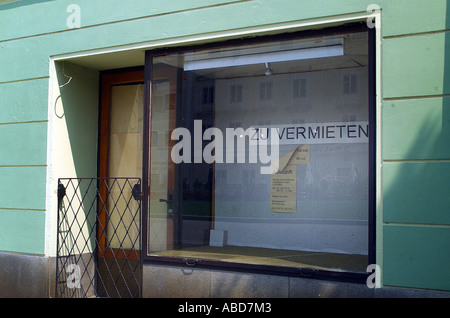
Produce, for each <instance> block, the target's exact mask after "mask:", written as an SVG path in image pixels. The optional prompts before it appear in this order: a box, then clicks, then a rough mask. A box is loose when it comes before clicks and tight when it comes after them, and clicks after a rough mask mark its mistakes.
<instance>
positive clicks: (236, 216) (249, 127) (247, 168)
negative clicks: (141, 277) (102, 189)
mask: <svg viewBox="0 0 450 318" xmlns="http://www.w3.org/2000/svg"><path fill="white" fill-rule="evenodd" d="M367 51H368V50H367V34H366V33H352V34H345V35H340V36H329V37H320V38H313V39H301V40H289V41H280V42H270V43H267V44H264V45H261V44H260V45H257V46H252V45H246V46H241V47H228V48H220V49H210V50H202V51H195V50H193V51H191V52H183V53H179V54H170V55H163V56H157V57H155V58H154V62H153V63H154V69H155V73H154V78H153V93H152V123H151V124H152V138H151V140H152V146H151V153H150V157H151V163H150V165H151V174H152V175H151V189H150V211H149V213H150V214H149V215H150V218H149V238H150V239H149V246H148V252H149V254H150V255H154V256H171V257H187V258H189V257H192V258H208V259H216V260H220V261H232V262H238V263H242V262H243V263H251V264H268V265H279V266H294V267H305V266H313V267H320V268H333V269H336V268H337V269H344V270H351V271H365V269H366V266H367V246H368V224H367V222H368V221H367V220H368V183H369V180H368V131H369V130H368V82H367V78H368V67H367V63H368V58H367ZM169 71H170V74H172V75H171V76H166V80H163V76H161V75H155V74H164V73H165V74H168V73H169ZM175 83H176V84H175ZM174 95H175V96H174ZM169 99H171V100H172V102H169ZM170 105H172V106H170ZM170 107H173V108H174V110H175V111H173V112H169V111H168V110H169V108H170ZM158 147H159V148H158ZM171 167H172V168H171ZM167 240H172V241H173V244H168V242H167Z"/></svg>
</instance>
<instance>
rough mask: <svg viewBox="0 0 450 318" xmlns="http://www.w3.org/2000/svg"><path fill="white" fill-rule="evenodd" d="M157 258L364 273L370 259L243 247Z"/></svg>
mask: <svg viewBox="0 0 450 318" xmlns="http://www.w3.org/2000/svg"><path fill="white" fill-rule="evenodd" d="M151 255H154V256H168V257H183V258H194V259H213V260H219V261H224V262H233V263H245V264H254V265H273V266H288V267H305V268H315V269H323V270H336V271H351V272H365V271H366V268H367V265H368V257H367V255H358V254H340V253H328V252H311V251H295V250H280V249H270V248H259V247H243V246H223V247H215V246H201V247H192V248H185V249H181V250H172V251H164V252H156V253H151Z"/></svg>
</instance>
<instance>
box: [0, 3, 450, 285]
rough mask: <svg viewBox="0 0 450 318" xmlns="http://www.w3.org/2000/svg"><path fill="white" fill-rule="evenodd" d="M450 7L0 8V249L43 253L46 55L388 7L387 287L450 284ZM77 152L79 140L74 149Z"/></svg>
mask: <svg viewBox="0 0 450 318" xmlns="http://www.w3.org/2000/svg"><path fill="white" fill-rule="evenodd" d="M449 2H450V1H448V0H433V1H427V0H394V1H392V0H378V1H373V0H367V1H365V0H328V1H316V0H303V1H297V0H277V1H273V0H272V1H271V0H234V1H232V0H228V1H227V0H192V1H183V0H167V1H156V0H154V1H148V0H136V1H133V4H132V5H130V3H131V2H127V1H121V0H108V1H106V0H97V1H91V0H78V1H75V2H74V1H71V0H58V1H52V0H47V1H46V0H19V1H16V2H11V3H7V4H2V5H0V57H1V58H0V250H3V251H13V252H14V251H15V252H23V253H34V254H44V253H45V244H44V237H45V225H44V224H45V222H44V220H45V216H46V215H49V213H50V212H49V211H45V197H46V164H47V158H46V155H47V150H46V148H47V147H46V145H47V125H48V118H47V113H48V85H49V82H48V78H49V57H51V56H56V55H61V54H68V53H76V52H84V51H90V50H95V49H102V48H109V47H116V46H122V45H128V44H138V43H150V42H152V41H158V40H162V39H182V38H183V37H187V36H193V35H208V34H213V33H220V32H228V31H230V30H242V29H249V28H253V27H260V26H271V25H281V24H283V23H294V22H301V21H305V20H309V19H320V18H326V17H333V16H339V15H350V14H355V13H364V12H366V8H367V6H368V5H369V4H372V3H376V4H378V5H379V6H380V7H381V8H382V29H381V30H382V37H383V38H382V45H381V62H382V65H381V74H379V75H380V79H381V85H382V87H381V94H382V96H380V98H381V101H382V108H381V116H382V122H381V127H378V129H380V131H381V137H382V139H381V141H380V143H381V151H382V153H381V156H382V164H383V166H382V176H381V177H382V179H381V187H382V198H383V202H382V203H383V204H382V205H381V202H380V206H379V207H378V208H379V212H380V213H379V215H378V219H377V224H378V226H379V228H378V229H377V234H378V238H377V259H378V262H380V265H382V268H383V274H384V275H383V284H385V285H393V286H407V287H419V288H431V289H433V288H435V289H445V290H450V283H449V282H450V272H449V267H448V266H446V265H448V264H449V263H450V259H449V255H450V239H449V231H450V224H449V222H450V220H449V214H450V212H449V211H450V209H449V205H450V203H449V198H448V197H449V196H448V191H446V190H447V189H448V188H449V185H450V184H449V180H450V145H449V138H450V137H449V136H450V132H449V125H450V109H449V107H450V101H449V94H450V32H447V31H448V30H450V3H449ZM72 3H76V4H77V5H79V7H80V10H81V12H80V18H81V28H77V29H69V28H68V27H67V24H66V20H67V18H68V17H69V15H70V14H71V13H70V12H67V11H66V9H67V7H68V5H69V4H72ZM89 78H91V79H92V78H95V76H94V77H91V76H89ZM84 89H86V87H85V88H84ZM94 95H95V94H93V93H91V94H90V100H92V98H93V96H94ZM75 98H76V97H70V96H69V97H68V98H66V101H67V102H69V103H70V102H72V101H73V100H74V99H75ZM75 109H76V108H72V110H75ZM79 149H80V148H79V147H78V146H76V144H75V143H74V145H73V150H75V151H79ZM83 165H86V162H85V163H83ZM23 233H26V235H23ZM424 273H426V275H424Z"/></svg>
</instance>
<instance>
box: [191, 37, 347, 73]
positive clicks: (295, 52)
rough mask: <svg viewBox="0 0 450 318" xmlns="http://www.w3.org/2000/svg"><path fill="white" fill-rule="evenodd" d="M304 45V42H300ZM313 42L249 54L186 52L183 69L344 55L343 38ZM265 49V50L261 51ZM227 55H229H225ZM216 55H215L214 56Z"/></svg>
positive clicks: (250, 52) (250, 51)
mask: <svg viewBox="0 0 450 318" xmlns="http://www.w3.org/2000/svg"><path fill="white" fill-rule="evenodd" d="M301 44H302V46H306V44H305V43H301ZM314 44H315V43H309V45H310V46H309V47H307V46H306V47H301V48H296V49H286V50H280V46H277V47H276V48H277V50H275V47H274V46H272V47H270V48H269V49H270V51H269V52H267V50H268V48H261V49H258V50H259V52H258V51H256V50H257V49H252V50H250V49H249V50H248V51H247V52H249V54H241V55H234V56H233V55H232V54H233V51H231V52H216V53H209V54H208V53H206V54H204V53H203V54H202V53H200V54H195V53H192V54H186V55H185V62H184V70H185V71H194V70H205V69H213V68H220V67H230V66H242V65H253V64H266V63H274V62H287V61H296V60H306V59H316V58H324V57H333V56H342V55H344V44H343V39H331V40H328V41H321V42H320V43H319V45H322V46H317V44H316V46H315V47H314V46H313V45H314ZM262 50H266V51H262ZM225 55H229V56H225ZM216 56H217V57H216Z"/></svg>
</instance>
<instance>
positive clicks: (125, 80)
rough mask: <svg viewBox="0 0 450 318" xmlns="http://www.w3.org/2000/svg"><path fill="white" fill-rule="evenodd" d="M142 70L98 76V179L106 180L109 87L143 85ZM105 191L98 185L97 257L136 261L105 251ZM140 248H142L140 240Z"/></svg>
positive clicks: (115, 251)
mask: <svg viewBox="0 0 450 318" xmlns="http://www.w3.org/2000/svg"><path fill="white" fill-rule="evenodd" d="M143 82H144V69H143V68H139V69H124V70H118V71H108V72H104V73H102V74H101V75H100V111H99V123H98V125H99V140H98V169H97V171H98V178H99V180H106V178H108V156H109V132H110V115H111V112H110V108H111V87H112V86H113V85H119V84H130V83H143ZM106 192H107V189H106V187H105V184H100V185H99V194H100V197H101V198H103V200H99V202H98V222H99V224H98V225H97V228H98V230H97V240H98V251H97V256H98V257H108V258H114V257H115V258H121V259H125V258H127V259H137V258H138V257H140V255H141V253H142V251H140V252H139V254H138V255H139V256H137V255H136V254H135V253H125V252H124V251H123V250H120V249H114V248H108V249H106V235H105V234H106V231H105V230H102V229H106V226H107V224H106V211H105V209H103V208H102V202H101V201H103V202H105V198H106V196H107V195H106ZM140 240H141V248H142V238H140Z"/></svg>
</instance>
